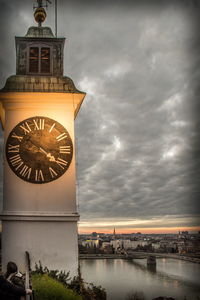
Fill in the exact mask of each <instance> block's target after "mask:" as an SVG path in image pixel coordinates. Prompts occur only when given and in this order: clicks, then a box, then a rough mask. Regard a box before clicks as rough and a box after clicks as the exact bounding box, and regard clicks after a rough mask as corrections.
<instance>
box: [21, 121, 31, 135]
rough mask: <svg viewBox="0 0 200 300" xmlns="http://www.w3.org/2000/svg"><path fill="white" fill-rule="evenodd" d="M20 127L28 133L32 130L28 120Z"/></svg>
mask: <svg viewBox="0 0 200 300" xmlns="http://www.w3.org/2000/svg"><path fill="white" fill-rule="evenodd" d="M20 128H21V129H22V130H23V131H24V134H25V135H26V134H27V133H29V132H31V128H30V126H29V125H28V123H27V122H25V123H23V124H22V125H20Z"/></svg>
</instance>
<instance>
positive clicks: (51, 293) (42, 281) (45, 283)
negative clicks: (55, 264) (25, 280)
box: [32, 274, 83, 300]
mask: <svg viewBox="0 0 200 300" xmlns="http://www.w3.org/2000/svg"><path fill="white" fill-rule="evenodd" d="M32 284H33V289H34V291H35V296H36V299H37V300H83V298H82V297H81V296H79V295H77V294H76V293H75V292H74V291H72V290H70V289H68V288H66V287H65V286H64V285H63V284H62V283H60V282H58V281H56V280H54V279H53V278H51V277H49V276H48V275H47V274H43V275H41V274H34V275H33V276H32Z"/></svg>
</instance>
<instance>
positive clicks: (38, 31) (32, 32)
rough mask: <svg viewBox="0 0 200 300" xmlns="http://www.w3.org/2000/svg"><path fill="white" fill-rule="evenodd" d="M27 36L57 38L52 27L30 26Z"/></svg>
mask: <svg viewBox="0 0 200 300" xmlns="http://www.w3.org/2000/svg"><path fill="white" fill-rule="evenodd" d="M25 37H29V38H55V36H54V35H53V32H52V30H51V28H50V27H37V26H31V27H29V29H28V31H27V34H26V35H25Z"/></svg>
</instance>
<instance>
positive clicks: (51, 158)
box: [28, 138, 56, 161]
mask: <svg viewBox="0 0 200 300" xmlns="http://www.w3.org/2000/svg"><path fill="white" fill-rule="evenodd" d="M28 140H29V142H31V144H33V145H34V146H36V147H37V148H39V150H40V151H41V152H43V153H44V154H45V155H46V157H48V158H49V161H56V160H55V157H54V156H53V155H51V153H47V152H46V151H45V150H44V149H43V148H42V147H41V146H40V145H39V144H38V143H37V142H35V141H34V142H33V141H32V140H31V139H30V138H29V139H28Z"/></svg>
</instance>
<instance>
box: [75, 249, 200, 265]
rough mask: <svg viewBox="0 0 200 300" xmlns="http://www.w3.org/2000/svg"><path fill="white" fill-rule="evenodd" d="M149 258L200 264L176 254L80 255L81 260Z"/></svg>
mask: <svg viewBox="0 0 200 300" xmlns="http://www.w3.org/2000/svg"><path fill="white" fill-rule="evenodd" d="M148 257H155V258H173V259H180V260H185V261H189V262H194V263H198V264H200V258H197V257H194V256H189V255H182V254H175V253H155V252H136V251H132V252H129V253H126V254H79V258H80V259H148Z"/></svg>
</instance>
